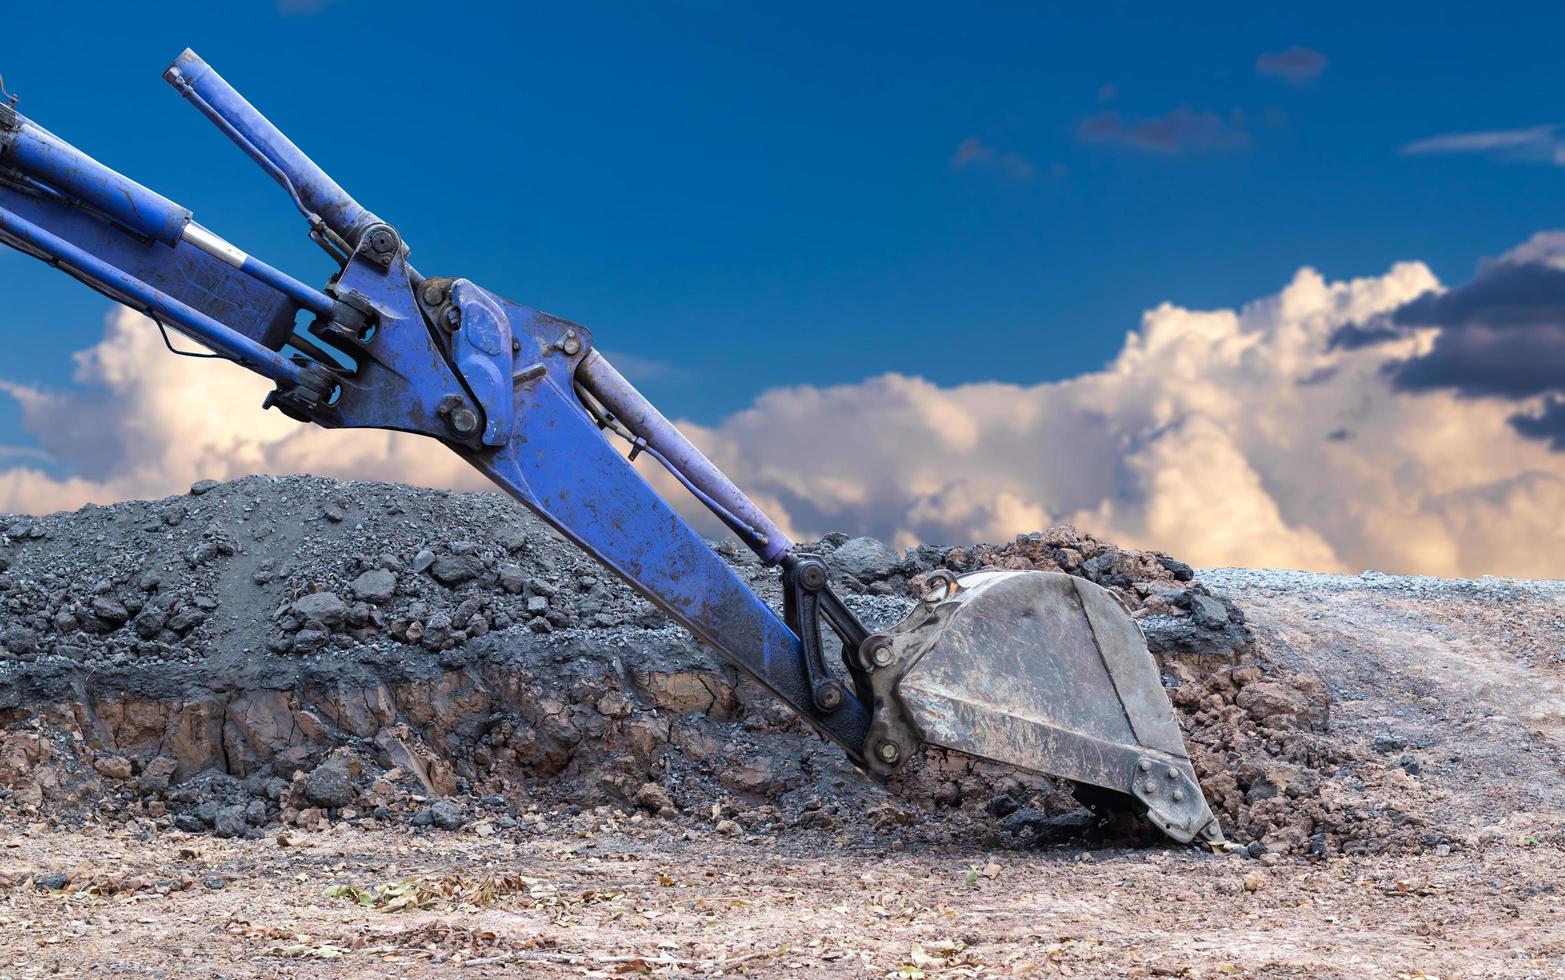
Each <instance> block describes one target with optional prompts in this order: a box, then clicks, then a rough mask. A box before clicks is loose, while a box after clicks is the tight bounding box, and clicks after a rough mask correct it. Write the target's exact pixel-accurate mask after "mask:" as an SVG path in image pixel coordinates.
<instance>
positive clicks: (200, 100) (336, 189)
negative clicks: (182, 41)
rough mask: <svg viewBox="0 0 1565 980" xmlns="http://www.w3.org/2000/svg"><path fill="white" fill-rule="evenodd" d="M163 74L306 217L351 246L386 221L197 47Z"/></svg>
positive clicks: (187, 49)
mask: <svg viewBox="0 0 1565 980" xmlns="http://www.w3.org/2000/svg"><path fill="white" fill-rule="evenodd" d="M163 77H164V78H165V79H167V80H168V82H169V84H170V85H173V86H174V87H175V88H176V89H178V90H179V93H180V94H181V95H183V96H184V97H185V98H186V99H188V100H189V101H190V103H191V104H192V105H194V106H195V107H196V108H197V109H199V110H201V112H202V114H203V115H205V116H207V118H209V119H211V120H212V121H213V122H215V123H218V127H219V128H220V129H222V130H223V132H224V133H226V134H227V135H228V137H229V138H230V139H232V140H233V141H234V142H235V143H237V144H238V145H239V148H240V149H242V150H244V151H245V152H246V153H248V154H249V155H250V157H251V158H252V159H254V160H255V161H256V162H257V163H260V164H261V165H262V167H263V169H266V170H267V172H268V173H270V174H271V175H272V177H273V178H274V179H276V180H277V181H278V182H279V183H281V184H282V185H283V187H284V188H285V189H286V190H287V191H288V192H289V193H290V194H291V195H293V198H294V203H296V204H297V205H298V206H299V209H300V210H301V211H302V212H304V215H305V217H306V218H311V219H313V218H315V217H316V216H319V218H320V219H321V220H322V221H324V222H325V224H326V227H328V228H330V229H331V230H332V231H334V232H336V233H337V234H338V235H339V236H341V237H342V238H343V240H345V241H347V242H348V243H349V244H350V245H357V244H358V240H359V232H361V231H363V230H364V229H365V228H368V227H369V226H370V225H373V224H378V223H380V219H379V218H377V217H375V215H373V214H371V213H370V212H369V211H367V210H365V209H364V208H362V207H360V206H359V203H358V202H357V201H355V200H354V199H353V198H352V197H350V196H349V195H348V192H347V191H345V190H343V189H342V187H341V186H340V185H339V184H338V183H337V182H336V181H335V180H332V179H331V178H330V177H328V176H327V175H326V171H324V170H322V169H321V168H320V167H318V166H316V165H315V162H314V161H313V160H311V159H310V158H309V157H307V156H305V155H304V152H303V151H302V150H300V149H299V148H298V147H297V146H295V145H294V144H293V141H292V140H290V139H288V137H286V136H284V135H283V134H282V131H281V130H279V129H278V128H277V127H276V126H273V125H272V124H271V122H270V121H269V120H268V119H267V118H266V117H265V116H263V115H261V113H260V112H258V111H257V110H256V108H255V106H253V105H251V104H250V103H249V102H247V101H245V97H244V96H242V95H240V94H239V92H238V91H236V90H235V89H234V87H233V86H232V85H230V84H228V82H226V81H224V79H223V76H221V75H219V74H218V73H217V72H215V71H213V70H212V67H211V66H210V65H208V64H207V63H206V62H205V61H202V60H201V57H200V56H199V55H197V54H196V53H195V52H194V51H191V50H190V49H189V48H186V49H185V51H184V53H183V54H181V55H180V56H179V57H178V58H176V59H175V60H174V63H173V64H172V65H169V67H168V70H167V71H165V72H164V73H163Z"/></svg>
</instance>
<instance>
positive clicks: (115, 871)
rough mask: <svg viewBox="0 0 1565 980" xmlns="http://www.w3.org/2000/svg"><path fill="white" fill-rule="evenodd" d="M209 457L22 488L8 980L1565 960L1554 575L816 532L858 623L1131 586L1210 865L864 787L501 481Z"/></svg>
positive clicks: (3, 796) (1560, 667)
mask: <svg viewBox="0 0 1565 980" xmlns="http://www.w3.org/2000/svg"><path fill="white" fill-rule="evenodd" d="M193 490H198V491H199V492H194V493H192V494H190V495H185V496H182V497H177V498H171V499H169V500H165V501H154V502H134V503H129V504H120V505H115V506H114V507H108V508H89V509H88V510H86V511H81V512H77V513H74V514H60V515H52V516H50V517H45V518H31V517H5V516H0V532H3V535H0V600H3V605H0V647H3V649H4V653H3V654H0V726H3V727H0V976H12V975H15V976H27V975H39V974H43V973H51V972H57V973H67V974H69V973H85V972H126V971H132V972H142V973H149V974H153V975H163V974H168V973H173V972H181V973H192V972H193V973H194V974H196V975H219V974H220V975H224V976H234V975H279V974H288V975H302V976H313V975H326V974H332V975H340V974H342V973H344V972H348V973H354V974H360V975H406V974H408V973H410V972H415V971H417V972H419V973H435V972H461V973H464V974H477V975H482V974H484V973H494V974H496V975H498V974H500V973H508V974H515V973H522V974H536V975H559V974H562V973H564V974H567V975H573V974H576V975H579V974H597V975H621V974H635V973H647V972H652V973H659V974H665V975H722V974H745V975H752V976H836V975H842V976H898V975H901V976H919V975H926V976H937V975H950V976H985V975H995V976H1008V975H1024V974H1028V973H1033V974H1038V975H1052V974H1054V973H1062V974H1071V975H1086V976H1125V975H1140V976H1147V975H1174V976H1208V975H1210V976H1220V975H1236V974H1237V975H1258V976H1306V975H1308V976H1321V975H1343V976H1349V975H1351V976H1359V975H1365V974H1369V975H1404V976H1410V977H1416V976H1421V975H1440V976H1547V975H1555V974H1558V973H1560V972H1562V971H1565V931H1562V928H1561V922H1560V917H1559V914H1558V908H1559V905H1558V902H1559V896H1558V888H1559V887H1560V886H1561V884H1562V883H1561V881H1560V879H1561V877H1562V876H1565V870H1562V869H1561V861H1560V851H1561V849H1562V847H1565V821H1562V819H1561V818H1560V816H1559V813H1560V807H1559V803H1560V796H1561V795H1562V791H1565V770H1562V765H1561V762H1560V759H1561V756H1560V740H1561V725H1562V722H1565V690H1562V684H1565V655H1562V654H1561V652H1560V649H1561V648H1560V647H1559V645H1558V637H1559V635H1560V629H1559V628H1560V626H1561V618H1562V616H1565V604H1562V600H1565V586H1562V585H1560V584H1559V583H1547V582H1520V581H1511V580H1490V579H1485V580H1479V581H1473V582H1452V581H1439V580H1430V579H1410V578H1398V577H1390V576H1381V575H1376V574H1373V573H1366V574H1365V575H1364V576H1351V577H1348V576H1322V575H1309V574H1305V573H1291V572H1273V571H1252V570H1231V569H1226V570H1204V571H1201V572H1199V573H1196V572H1194V571H1193V570H1191V569H1189V568H1188V567H1187V566H1185V565H1183V564H1181V563H1180V562H1178V561H1177V560H1175V559H1174V558H1172V557H1170V556H1166V555H1158V554H1155V553H1144V552H1133V551H1126V550H1121V549H1117V548H1115V547H1113V546H1112V545H1110V544H1108V543H1106V542H1102V541H1098V540H1096V539H1093V538H1091V537H1090V536H1088V535H1084V534H1080V533H1078V532H1076V531H1073V530H1072V529H1069V528H1053V529H1050V530H1048V531H1045V532H1040V533H1039V534H1036V535H1029V536H1023V537H1021V538H1018V539H1017V540H1016V541H1015V542H1011V543H1008V544H1006V545H1003V546H977V547H971V548H937V547H930V546H926V547H922V548H919V549H914V550H912V551H910V552H906V553H899V552H895V551H893V550H891V549H888V548H886V547H885V546H884V545H880V544H879V543H878V542H873V541H869V540H868V539H851V540H850V539H847V538H845V537H842V536H833V537H829V538H827V539H826V540H825V541H823V542H820V543H819V544H818V545H817V548H818V550H820V551H821V552H823V553H826V554H827V555H828V560H829V561H830V562H831V563H832V564H833V567H834V569H835V570H836V576H837V577H836V584H837V587H838V588H839V589H841V590H842V591H844V592H846V593H848V595H849V602H850V603H851V604H852V606H853V608H854V609H855V611H856V612H857V613H858V614H859V615H860V616H861V617H863V618H865V619H866V620H867V621H870V623H871V625H872V626H881V625H889V624H890V623H892V622H894V621H895V620H896V619H897V618H898V617H899V616H900V615H901V613H902V611H903V610H905V609H906V608H907V607H908V604H909V602H910V601H911V599H910V596H912V595H914V594H916V593H917V592H918V590H919V588H920V585H921V578H922V576H923V575H925V574H927V572H929V571H930V570H932V569H934V568H937V567H945V568H951V569H954V570H957V571H968V570H972V569H975V568H980V567H1025V568H1046V569H1050V570H1061V571H1066V572H1070V573H1072V574H1079V575H1083V576H1085V577H1088V578H1091V579H1093V580H1094V581H1097V582H1099V583H1100V584H1103V585H1105V586H1106V587H1108V588H1111V589H1113V590H1114V591H1115V592H1116V593H1117V594H1119V595H1120V597H1121V598H1122V599H1123V600H1124V602H1125V604H1126V605H1127V607H1128V608H1131V609H1133V610H1135V615H1136V616H1137V618H1138V619H1139V620H1140V621H1141V623H1142V626H1143V629H1144V631H1145V632H1146V634H1147V637H1148V641H1149V645H1150V646H1151V648H1152V649H1153V650H1154V652H1155V653H1156V655H1157V656H1158V659H1159V663H1160V664H1161V666H1162V667H1163V670H1164V679H1165V684H1166V685H1167V687H1168V689H1169V694H1170V697H1171V701H1172V702H1173V704H1174V705H1175V709H1176V714H1177V715H1178V717H1179V719H1180V722H1181V724H1182V726H1183V727H1184V729H1185V731H1186V737H1187V741H1188V743H1189V745H1190V749H1191V754H1192V759H1193V761H1194V762H1195V763H1196V768H1197V772H1198V775H1199V776H1200V778H1201V781H1202V785H1203V788H1204V789H1205V791H1206V793H1207V796H1208V798H1209V800H1210V801H1211V803H1212V805H1213V809H1214V811H1215V812H1217V813H1218V814H1219V816H1220V818H1221V820H1222V823H1223V828H1224V831H1225V833H1226V834H1227V835H1228V836H1229V838H1230V839H1231V840H1233V841H1234V842H1235V843H1236V846H1235V847H1234V848H1231V849H1227V850H1224V851H1222V852H1219V853H1213V852H1212V851H1211V850H1210V849H1197V848H1190V847H1179V846H1177V845H1173V844H1172V843H1170V842H1167V841H1165V840H1163V839H1161V838H1159V837H1158V836H1157V835H1156V834H1155V833H1152V832H1149V831H1148V830H1147V828H1145V827H1144V826H1142V825H1140V823H1139V822H1138V821H1136V820H1135V819H1134V818H1132V817H1129V816H1126V815H1116V814H1107V815H1100V814H1098V813H1094V812H1091V811H1087V810H1084V809H1083V808H1082V806H1081V804H1080V802H1079V801H1078V800H1077V799H1076V798H1075V796H1074V795H1073V794H1072V792H1071V787H1069V786H1065V785H1061V784H1059V783H1057V782H1055V781H1053V780H1050V779H1048V778H1046V777H1040V776H1036V775H1032V774H1026V773H1019V772H1015V771H1009V770H1005V769H1003V768H1001V767H997V766H992V765H987V764H975V763H973V762H972V761H971V760H966V759H961V758H954V757H948V756H944V755H941V754H938V753H931V754H929V755H927V756H926V757H925V758H924V759H921V760H919V761H918V762H917V763H916V764H915V765H914V766H913V767H912V771H911V772H910V773H909V774H908V775H907V776H905V777H904V778H901V779H899V780H897V781H895V783H894V784H893V785H892V786H890V787H883V786H880V785H878V784H875V783H873V782H871V781H869V780H866V779H865V778H863V777H862V776H861V775H860V774H859V773H857V771H855V770H854V769H853V768H852V767H851V766H849V765H848V764H846V762H845V761H843V759H842V757H841V755H840V753H838V752H837V751H836V750H835V749H833V748H832V747H830V746H828V745H826V744H824V743H822V742H820V741H819V740H818V739H815V738H814V737H813V736H809V735H808V734H806V733H805V732H804V731H803V730H802V727H801V726H800V724H799V723H798V722H797V721H795V720H794V719H792V718H791V716H790V715H789V714H788V713H787V711H786V710H785V709H783V708H782V707H781V706H779V705H777V704H776V703H775V702H774V701H772V700H771V699H770V698H769V697H768V696H767V695H766V694H765V693H764V692H762V691H761V690H759V689H758V688H756V687H755V686H754V685H753V684H751V683H749V682H747V681H742V680H741V679H740V678H739V677H738V676H737V675H735V674H734V673H733V672H732V671H731V670H728V669H726V668H722V667H719V666H718V662H717V661H716V660H715V658H713V657H711V655H709V654H708V653H707V652H706V651H704V650H702V649H701V648H700V647H699V646H697V645H696V644H695V643H694V642H693V641H691V640H690V638H689V637H688V636H687V635H686V634H684V633H683V631H681V630H679V629H677V628H674V627H672V626H670V625H668V624H667V623H666V622H665V621H664V620H663V619H662V617H661V615H660V614H659V613H658V612H657V611H656V610H655V609H654V608H653V607H651V606H650V605H649V604H647V603H645V602H644V601H643V600H641V599H640V598H639V597H637V596H635V595H634V593H631V592H630V591H629V590H628V589H625V588H624V587H622V586H621V585H619V584H618V583H617V582H615V581H613V580H610V579H608V578H606V577H605V576H603V575H602V573H601V572H600V571H599V570H598V569H597V567H596V566H595V565H592V564H591V563H590V562H589V561H587V560H585V559H584V558H582V557H581V556H579V555H577V554H576V553H575V552H574V550H573V549H571V548H570V547H569V546H568V545H565V544H564V543H563V542H560V541H559V540H558V539H556V538H555V537H553V536H552V534H551V533H550V532H548V530H547V529H546V528H544V527H542V526H541V525H539V524H537V523H536V522H534V521H531V520H530V519H527V518H525V517H524V516H523V515H521V514H519V513H518V511H517V510H516V509H515V508H514V507H511V506H510V505H508V504H507V503H505V502H504V501H503V500H501V499H500V498H498V497H495V496H492V495H487V494H462V495H451V494H443V493H436V492H433V491H425V490H416V489H411V488H405V487H395V486H388V485H380V484H351V483H350V484H340V483H335V482H333V481H324V480H312V479H304V478H289V479H283V480H274V479H271V478H250V479H247V480H241V481H237V482H235V483H232V484H226V485H221V486H217V485H212V486H207V485H198V487H197V488H193ZM719 550H720V553H723V554H724V555H725V557H728V558H729V559H730V560H731V562H732V563H733V564H734V565H735V567H736V569H737V570H738V571H739V572H740V573H741V574H742V575H744V576H746V577H747V578H749V579H750V580H751V581H752V582H753V583H754V584H755V585H756V587H757V589H758V591H760V592H761V593H762V594H763V595H765V596H767V597H768V598H769V599H773V600H775V599H776V598H777V596H776V594H775V593H776V587H775V584H774V582H773V573H772V572H770V571H769V570H766V569H763V568H761V567H760V566H759V565H757V564H756V563H754V562H753V561H751V560H748V559H747V558H746V557H745V556H744V555H742V554H740V553H738V552H737V551H732V550H725V549H723V548H721V547H720V549H719Z"/></svg>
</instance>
